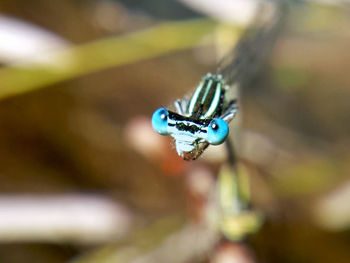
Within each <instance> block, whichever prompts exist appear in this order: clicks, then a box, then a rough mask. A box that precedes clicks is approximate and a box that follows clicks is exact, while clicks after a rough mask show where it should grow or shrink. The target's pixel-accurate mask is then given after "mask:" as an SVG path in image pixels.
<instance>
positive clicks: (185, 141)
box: [152, 73, 237, 160]
mask: <svg viewBox="0 0 350 263" xmlns="http://www.w3.org/2000/svg"><path fill="white" fill-rule="evenodd" d="M228 89H229V86H228V85H227V84H226V83H225V80H224V79H223V77H222V75H221V74H217V75H216V74H212V73H208V74H206V75H205V76H204V77H203V78H202V80H201V82H200V83H199V85H198V87H197V88H196V89H195V91H194V92H193V94H192V96H191V98H190V99H188V98H186V97H185V98H182V99H178V100H176V101H175V102H174V106H175V109H176V112H173V111H169V110H167V109H165V108H160V109H158V110H157V111H155V113H154V114H153V117H152V125H153V128H154V129H155V130H156V131H157V132H158V133H159V134H161V135H170V136H172V137H173V138H174V141H175V146H176V151H177V153H178V154H179V155H180V156H181V157H182V158H184V159H185V160H195V159H197V158H198V157H199V156H200V155H201V154H202V152H203V151H204V150H205V149H206V148H207V147H208V146H209V145H210V144H211V145H218V144H221V143H223V142H224V141H225V139H226V137H227V135H228V133H229V127H228V123H229V122H230V121H231V120H232V119H233V117H234V116H235V114H236V111H237V107H236V105H235V100H229V101H228V100H227V99H226V98H225V93H226V91H227V90H228Z"/></svg>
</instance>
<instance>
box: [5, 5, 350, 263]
mask: <svg viewBox="0 0 350 263" xmlns="http://www.w3.org/2000/svg"><path fill="white" fill-rule="evenodd" d="M136 2H137V1H82V0H80V1H77V0H76V1H68V0H61V1H44V0H33V1H22V0H11V1H10V0H4V1H1V3H0V10H1V12H2V13H3V14H6V15H8V16H12V17H15V18H20V19H23V21H24V22H25V21H28V22H30V23H33V24H35V25H37V26H39V27H42V28H45V29H47V30H50V31H51V32H53V33H55V34H57V35H59V36H60V37H62V38H63V39H65V40H66V41H67V43H70V45H71V47H70V49H69V50H68V51H63V53H65V54H66V55H65V56H63V57H61V58H62V59H63V60H62V59H60V60H59V61H60V63H58V64H55V63H54V64H51V65H50V66H49V67H48V66H45V67H44V66H43V64H35V65H34V64H31V63H28V62H26V63H25V64H22V65H8V64H5V62H1V63H3V64H2V66H1V68H0V96H1V98H2V100H1V102H0V163H1V165H0V178H1V184H0V201H4V199H3V198H5V197H6V198H9V197H10V199H6V200H7V201H8V200H10V201H11V200H12V199H11V197H13V196H18V195H21V196H29V195H35V196H36V197H38V196H39V197H40V196H42V198H43V200H45V199H47V196H48V195H49V196H52V195H64V196H68V195H70V194H72V193H73V194H76V195H79V194H84V195H91V196H95V195H99V196H103V197H104V198H105V199H103V200H109V201H108V204H110V203H109V202H112V203H118V204H122V206H123V207H124V208H125V209H126V212H125V211H124V210H122V209H121V210H120V213H121V214H123V213H124V212H125V218H128V219H130V222H129V223H130V225H131V227H130V229H126V230H125V233H124V236H118V237H115V239H111V240H108V241H104V242H101V241H98V242H95V243H93V242H89V243H87V242H86V239H85V243H84V238H82V237H81V236H77V235H75V238H76V239H67V238H65V237H64V236H63V235H62V231H63V230H62V229H60V228H58V230H57V229H56V230H57V235H56V236H57V237H58V238H57V239H55V242H56V243H54V242H53V240H48V239H45V240H39V239H37V237H36V236H35V235H34V236H33V237H32V241H31V242H28V239H26V240H27V241H26V242H24V241H23V239H22V240H21V239H20V236H21V235H19V236H17V239H15V240H14V241H13V242H7V243H6V242H3V243H2V244H1V245H0V262H13V263H18V262H38V263H40V262H45V263H47V262H50V263H51V262H66V261H67V260H71V259H73V258H76V259H77V260H80V262H89V260H91V261H90V262H93V260H94V259H96V258H97V260H102V259H103V260H105V262H108V260H112V259H115V258H116V257H117V255H118V254H117V253H118V251H122V253H126V254H127V253H128V252H130V254H127V255H128V256H130V255H131V256H132V257H133V256H134V255H135V253H136V255H137V256H142V251H141V250H142V249H143V248H145V247H146V248H147V249H146V250H147V252H152V251H155V253H156V252H157V251H158V250H157V247H156V246H158V245H159V243H161V242H159V240H168V239H167V238H165V236H166V235H168V234H169V233H173V232H172V231H176V230H177V231H179V232H177V233H176V232H175V236H176V237H180V239H175V240H181V237H184V238H186V233H192V232H190V231H191V229H192V228H189V227H188V221H190V220H191V221H194V222H199V221H201V219H202V218H203V214H204V212H203V211H204V210H205V204H206V202H207V201H208V200H207V199H210V194H211V192H210V191H211V190H210V189H212V188H213V185H214V184H215V180H216V175H217V174H218V171H219V167H220V166H221V164H222V162H223V158H222V149H221V150H220V149H217V148H215V149H216V151H215V149H214V150H213V149H209V150H208V151H209V152H208V153H207V155H206V156H203V158H202V159H200V160H198V161H196V162H191V163H187V162H184V161H182V160H181V159H179V158H178V157H177V156H176V154H175V151H174V149H173V148H172V146H171V144H170V142H169V141H167V140H166V139H164V138H160V137H159V136H156V135H155V134H153V133H152V131H151V130H150V126H149V117H150V116H151V114H152V112H153V110H154V109H156V108H158V107H159V106H166V105H167V104H169V103H170V102H171V101H173V100H174V99H175V98H177V97H181V96H183V95H184V94H186V93H188V92H190V91H191V90H192V88H193V87H194V86H195V85H196V84H197V83H198V80H199V79H200V78H201V76H202V75H203V74H204V73H206V72H208V71H215V64H216V61H217V59H216V53H219V54H221V53H222V50H217V49H219V48H220V47H219V46H215V45H214V44H215V43H216V40H217V39H215V38H214V39H213V33H212V32H213V31H214V30H215V29H216V26H218V27H220V25H218V24H217V23H216V22H210V20H207V19H206V18H203V19H198V16H200V15H199V14H194V13H193V12H192V11H189V9H186V8H185V7H184V6H182V5H181V4H179V3H177V2H173V3H171V4H170V3H169V1H147V2H146V1H144V2H142V5H141V4H140V5H139V4H138V3H136ZM170 5H171V6H170ZM145 6H146V7H145ZM154 7H157V8H156V9H154ZM169 8H170V9H171V10H170V11H171V12H170V11H169ZM153 9H154V10H155V11H154V12H153V13H152V10H153ZM166 12H168V13H169V12H170V13H171V14H172V15H173V16H174V17H172V18H178V19H180V18H181V19H183V18H184V17H186V18H188V19H190V18H196V19H195V20H189V21H180V22H172V23H170V22H167V21H164V17H166V16H164V15H163V16H160V15H159V14H166ZM349 12H350V10H349V9H348V7H344V6H342V7H339V6H331V5H326V4H322V5H321V4H315V3H313V4H309V3H304V4H302V5H297V6H295V7H293V8H292V9H291V13H290V16H289V19H288V23H287V26H286V29H285V31H284V32H283V34H282V35H281V38H280V40H279V41H278V43H277V45H276V47H275V49H274V52H273V55H272V57H271V60H270V61H269V63H266V66H265V67H264V70H263V71H262V72H260V74H259V75H258V76H257V77H256V78H255V79H254V80H252V81H251V83H249V84H248V85H247V86H246V87H244V89H243V90H242V91H241V102H242V105H241V107H240V110H241V112H242V128H241V131H240V138H241V146H242V147H240V148H241V150H240V152H239V160H240V169H239V170H240V171H241V172H243V174H244V175H247V176H248V177H249V181H250V183H251V187H250V189H249V191H248V192H250V197H249V198H250V200H251V202H252V206H253V207H254V209H255V211H258V212H259V213H261V214H263V215H264V224H263V225H262V228H261V230H260V231H259V232H257V233H255V234H254V235H251V236H249V237H248V239H247V242H246V244H247V246H249V247H250V248H251V249H252V251H254V253H255V255H256V258H257V261H258V262H339V263H342V262H344V263H345V262H349V258H350V252H349V249H348V239H349V227H350V215H349V212H348V211H349V209H348V207H347V203H348V202H349V192H350V190H349V187H348V184H349V180H350V177H349V174H350V165H349V164H350V150H349V149H350V137H349V134H350V120H349V118H350V117H349V116H350V106H349V97H350V96H349V95H350V90H349V84H350V81H349V78H348V74H347V72H348V69H349V67H350V65H349V63H350V62H349V61H350V59H349V58H348V56H349V55H348V53H349V52H348V47H349V45H350V43H349V42H350V40H349V37H348V28H349V26H350V19H349ZM176 15H177V16H176ZM221 29H222V28H221ZM221 29H220V28H219V30H216V32H219V33H220V34H221V35H220V38H223V39H237V35H235V36H234V37H232V34H236V33H237V30H221ZM222 32H224V34H226V35H224V36H223V35H222ZM0 41H1V39H0ZM203 43H204V44H203ZM16 44H19V45H20V43H16ZM61 52H62V51H61ZM63 53H60V54H63ZM67 53H68V54H72V53H73V54H74V55H73V56H70V55H69V56H68V57H70V59H69V60H65V59H66V58H67ZM160 55H161V56H160ZM62 61H66V62H67V63H68V64H65V63H62ZM61 63H62V64H61ZM38 88H40V89H38ZM29 91H31V92H29ZM21 93H23V94H21ZM16 94H17V96H14V95H16ZM10 95H11V96H12V97H9V96H10ZM211 150H213V152H210V151H211ZM23 194H25V195H23ZM56 205H57V203H56ZM85 205H88V204H85ZM90 205H91V203H90ZM79 206H84V203H77V207H78V208H79ZM27 207H28V206H27ZM53 207H56V206H53ZM92 207H93V206H92ZM2 208H3V207H0V212H2V211H6V210H1V209H2ZM6 208H7V209H10V208H11V206H10V205H9V206H8V207H6ZM66 208H67V207H66ZM104 208H106V209H107V208H108V206H104ZM23 210H25V209H23ZM12 211H13V210H12ZM16 211H20V212H23V211H22V209H20V210H16ZM31 211H32V210H31ZM31 211H24V212H26V213H31ZM51 211H55V210H51ZM65 211H66V210H65V207H62V208H61V209H58V213H61V212H62V213H64V212H65ZM74 211H76V212H77V213H78V212H79V209H77V210H74ZM94 211H95V210H94ZM94 211H92V213H93V212H94ZM118 211H119V210H118ZM21 215H23V214H21ZM77 215H79V214H77ZM123 215H124V214H123ZM50 216H51V218H54V215H53V214H50V215H48V214H45V213H43V214H42V216H39V217H40V218H42V219H43V220H44V219H45V218H50ZM75 217H77V216H75ZM164 217H167V218H170V220H169V221H167V220H165V221H164V220H163V219H162V218H164ZM1 218H2V217H0V224H4V222H5V220H2V219H1ZM72 218H74V216H73V217H72ZM174 218H175V219H174ZM177 218H180V219H179V221H177V220H178V219H177ZM185 218H186V219H185ZM189 218H190V219H189ZM16 219H18V221H16V220H13V222H12V223H16V222H23V221H24V222H25V220H22V221H20V219H21V217H20V216H17V217H16ZM107 219H108V218H107ZM107 219H106V220H107ZM185 220H186V222H187V223H182V222H184V221H185ZM9 221H10V222H11V220H7V222H9ZM156 221H160V222H161V223H160V224H156V226H155V227H151V228H150V229H149V231H141V234H138V233H136V232H137V231H138V230H139V229H143V228H148V226H149V225H150V224H151V222H156ZM164 222H165V223H164ZM173 222H175V223H173ZM178 222H180V223H178ZM259 222H260V221H259ZM179 225H180V226H179ZM10 226H11V225H6V227H10ZM106 226H107V224H106V225H103V227H106ZM81 227H82V228H81V229H83V228H84V226H83V225H82V226H81ZM101 227H102V226H101ZM0 229H1V227H0ZM81 229H79V230H81ZM179 229H180V230H179ZM31 230H33V229H31ZM104 230H106V228H104ZM153 230H154V232H153ZM19 232H20V231H19ZM33 232H35V231H33ZM78 232H79V231H77V233H78ZM26 233H27V232H26V231H23V232H22V234H23V235H25V234H26ZM79 233H80V232H79ZM179 233H180V235H176V234H179ZM193 233H195V232H193ZM20 234H21V233H20ZM51 234H52V233H51ZM54 234H55V233H54V232H53V235H54ZM70 234H71V235H74V233H70ZM181 234H184V235H183V236H181ZM208 235H209V234H208ZM48 236H50V235H48ZM62 236H63V237H62ZM150 236H151V237H150ZM170 237H171V235H170ZM192 237H193V235H192ZM90 238H91V237H90ZM152 238H153V239H152ZM215 238H217V237H216V236H215ZM215 238H213V240H216V239H215ZM92 239H93V238H91V239H89V240H90V241H91V240H92ZM29 240H30V239H29ZM57 240H59V241H57ZM76 240H80V241H81V242H80V243H79V242H77V241H76ZM99 240H103V239H99ZM189 240H192V239H189ZM201 240H206V239H205V238H201ZM208 240H209V239H208ZM210 240H212V239H210ZM0 241H1V233H0ZM153 241H155V242H153ZM157 242H158V243H157ZM191 243H193V246H194V247H195V246H196V242H191ZM162 244H163V243H162ZM186 244H187V243H186ZM163 245H164V244H163ZM153 246H155V248H154V247H153ZM242 246H243V245H242V244H239V245H234V244H230V245H227V246H221V248H220V253H221V252H223V251H224V252H225V253H226V252H227V251H229V252H230V253H232V251H234V253H235V254H236V255H240V253H241V254H244V255H245V256H244V258H245V259H246V260H248V259H247V258H249V260H251V261H249V262H252V258H253V257H252V256H251V255H250V256H247V254H248V255H249V253H251V252H246V251H247V249H246V248H244V247H243V248H242ZM139 248H140V251H141V252H139V251H136V252H135V249H136V250H137V249H139ZM187 248H189V249H188V250H186V249H185V250H182V249H183V248H182V247H180V248H178V249H180V250H177V251H187V252H188V251H190V252H191V251H194V248H193V249H192V247H191V246H187ZM118 249H120V250H118ZM196 251H197V250H196ZM242 251H244V253H243V252H242ZM211 252H212V251H211ZM139 253H140V254H139ZM157 255H158V254H157ZM101 256H102V259H101ZM201 256H203V254H201ZM201 256H200V257H197V258H198V259H199V260H201V262H206V261H205V260H206V259H207V261H209V260H210V258H211V259H212V260H217V258H219V257H218V256H215V257H210V255H209V256H207V257H204V258H206V259H204V258H203V257H201ZM132 257H131V258H132ZM129 258H130V257H129ZM189 258H192V257H189ZM194 258H195V257H194ZM84 260H86V261H84ZM193 261H194V262H196V261H195V260H193ZM78 262H79V261H78ZM212 262H214V261H212ZM215 262H220V261H215Z"/></svg>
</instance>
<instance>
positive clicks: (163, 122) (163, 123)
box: [152, 108, 169, 135]
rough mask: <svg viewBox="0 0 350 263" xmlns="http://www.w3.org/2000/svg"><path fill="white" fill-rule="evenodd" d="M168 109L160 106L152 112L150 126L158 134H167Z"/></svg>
mask: <svg viewBox="0 0 350 263" xmlns="http://www.w3.org/2000/svg"><path fill="white" fill-rule="evenodd" d="M168 115H169V113H168V111H167V110H166V109H165V108H160V109H158V110H156V111H155V112H154V113H153V116H152V126H153V129H154V130H155V131H156V132H158V133H159V134H160V135H168V134H169V132H168Z"/></svg>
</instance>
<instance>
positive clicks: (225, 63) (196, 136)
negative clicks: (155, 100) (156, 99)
mask: <svg viewBox="0 0 350 263" xmlns="http://www.w3.org/2000/svg"><path fill="white" fill-rule="evenodd" d="M281 6H282V4H281ZM276 10H277V11H276V12H275V13H276V14H277V15H274V16H273V18H272V19H270V21H269V22H268V23H263V24H262V25H261V24H260V23H261V19H257V21H255V23H254V24H253V25H252V26H251V27H249V29H248V30H246V32H245V33H244V34H243V36H242V38H241V39H240V41H239V42H238V44H237V45H236V47H235V48H234V49H233V51H232V52H231V53H230V54H228V56H226V57H225V58H224V59H223V60H222V61H221V62H220V63H219V65H218V67H217V71H216V73H207V74H206V75H205V76H204V77H203V78H202V80H201V81H200V83H199V85H198V86H197V88H196V89H195V91H194V92H193V94H192V96H191V98H190V99H189V98H187V97H184V98H182V99H178V100H176V101H175V102H174V106H175V109H176V112H173V111H170V110H168V109H166V108H160V109H158V110H157V111H155V112H154V114H153V117H152V125H153V128H154V129H155V130H156V131H157V132H158V133H159V134H161V135H170V136H172V137H173V139H174V141H175V146H176V150H177V153H178V154H179V155H180V156H181V157H182V158H183V159H185V160H195V159H197V158H198V157H199V156H200V155H201V154H202V153H203V151H204V150H205V149H206V148H207V147H208V146H209V145H218V144H221V143H223V142H224V141H225V140H226V138H227V136H228V133H229V126H228V124H229V123H230V122H231V120H232V119H233V118H234V116H235V115H236V112H237V110H238V107H237V98H232V97H230V96H228V95H227V94H228V91H229V90H230V89H232V88H237V87H239V86H241V85H242V84H243V83H244V82H246V81H247V80H249V79H251V78H252V76H254V74H255V73H256V72H257V71H258V69H259V68H260V67H261V65H262V63H263V62H264V60H265V57H266V55H267V54H268V53H269V51H270V50H271V48H272V46H273V43H274V41H275V39H276V37H275V36H276V33H277V32H278V29H279V28H280V24H281V17H282V16H281V14H282V13H283V12H281V10H282V9H281V8H280V7H278V8H276Z"/></svg>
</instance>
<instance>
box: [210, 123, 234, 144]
mask: <svg viewBox="0 0 350 263" xmlns="http://www.w3.org/2000/svg"><path fill="white" fill-rule="evenodd" d="M228 132H229V128H228V125H227V123H226V122H225V121H224V120H222V119H217V118H216V119H214V120H212V121H211V122H210V124H209V127H208V133H207V141H208V142H209V143H210V144H212V145H218V144H221V143H223V142H224V141H225V139H226V137H227V135H228Z"/></svg>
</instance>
